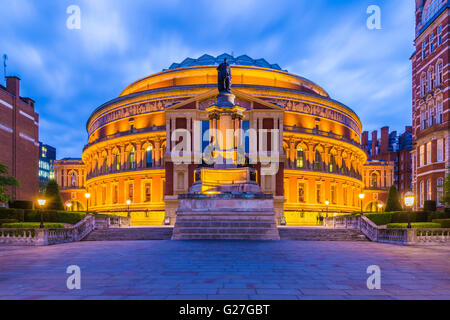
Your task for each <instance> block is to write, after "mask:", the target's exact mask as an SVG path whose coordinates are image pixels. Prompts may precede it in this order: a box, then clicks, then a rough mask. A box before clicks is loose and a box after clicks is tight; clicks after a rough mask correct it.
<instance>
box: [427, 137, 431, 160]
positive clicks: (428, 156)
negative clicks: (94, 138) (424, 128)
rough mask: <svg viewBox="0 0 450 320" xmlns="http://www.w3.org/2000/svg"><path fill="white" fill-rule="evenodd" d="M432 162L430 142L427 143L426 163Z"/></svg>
mask: <svg viewBox="0 0 450 320" xmlns="http://www.w3.org/2000/svg"><path fill="white" fill-rule="evenodd" d="M431 163H432V159H431V142H428V143H427V164H431Z"/></svg>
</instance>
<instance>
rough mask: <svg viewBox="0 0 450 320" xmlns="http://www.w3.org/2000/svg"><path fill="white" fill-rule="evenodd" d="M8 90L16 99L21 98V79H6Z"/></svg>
mask: <svg viewBox="0 0 450 320" xmlns="http://www.w3.org/2000/svg"><path fill="white" fill-rule="evenodd" d="M6 90H8V92H9V93H11V94H13V95H15V96H16V97H20V78H18V77H15V76H12V77H6Z"/></svg>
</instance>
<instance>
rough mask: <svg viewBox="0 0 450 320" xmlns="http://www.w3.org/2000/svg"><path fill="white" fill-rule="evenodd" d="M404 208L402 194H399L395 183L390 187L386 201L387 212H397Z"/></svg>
mask: <svg viewBox="0 0 450 320" xmlns="http://www.w3.org/2000/svg"><path fill="white" fill-rule="evenodd" d="M401 210H403V208H402V205H401V204H400V195H399V194H398V190H397V188H396V187H395V185H393V186H391V188H390V189H389V194H388V198H387V201H386V209H385V211H386V212H395V211H401Z"/></svg>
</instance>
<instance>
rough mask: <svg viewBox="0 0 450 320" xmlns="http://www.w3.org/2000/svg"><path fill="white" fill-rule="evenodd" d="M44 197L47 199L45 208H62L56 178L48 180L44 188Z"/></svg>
mask: <svg viewBox="0 0 450 320" xmlns="http://www.w3.org/2000/svg"><path fill="white" fill-rule="evenodd" d="M45 199H46V200H47V203H48V204H47V206H46V207H47V209H49V210H64V204H63V200H62V197H61V194H60V193H59V186H58V183H57V182H56V180H50V181H49V182H48V184H47V187H46V188H45Z"/></svg>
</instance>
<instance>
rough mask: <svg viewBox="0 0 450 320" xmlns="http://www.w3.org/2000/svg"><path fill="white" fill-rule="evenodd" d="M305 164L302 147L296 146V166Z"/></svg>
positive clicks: (299, 166)
mask: <svg viewBox="0 0 450 320" xmlns="http://www.w3.org/2000/svg"><path fill="white" fill-rule="evenodd" d="M304 165H305V159H304V152H303V148H302V147H300V146H298V148H297V168H303V167H304Z"/></svg>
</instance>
